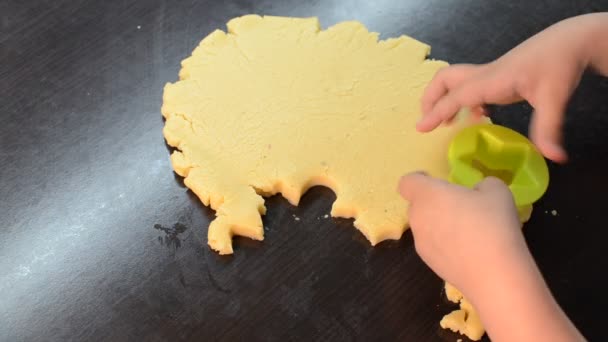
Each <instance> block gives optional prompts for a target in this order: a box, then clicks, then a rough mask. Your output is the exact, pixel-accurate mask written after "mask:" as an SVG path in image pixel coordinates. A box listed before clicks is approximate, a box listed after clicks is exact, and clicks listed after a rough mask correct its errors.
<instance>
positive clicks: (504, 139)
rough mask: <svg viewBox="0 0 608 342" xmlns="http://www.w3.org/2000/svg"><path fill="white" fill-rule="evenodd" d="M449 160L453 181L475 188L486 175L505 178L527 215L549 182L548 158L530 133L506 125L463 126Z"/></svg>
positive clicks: (449, 153) (517, 202)
mask: <svg viewBox="0 0 608 342" xmlns="http://www.w3.org/2000/svg"><path fill="white" fill-rule="evenodd" d="M448 160H449V164H450V168H451V172H450V176H449V181H450V182H452V183H455V184H459V185H462V186H465V187H469V188H473V187H474V186H475V185H476V184H477V183H479V182H480V181H482V180H483V179H484V178H485V177H489V176H494V177H497V178H500V179H502V180H503V181H504V182H505V183H506V184H507V185H508V186H509V189H510V190H511V193H512V194H513V198H514V199H515V205H516V206H517V208H518V210H519V211H520V215H523V216H525V215H526V213H525V212H528V211H531V209H532V204H533V203H534V202H536V201H537V200H538V199H540V198H541V197H542V196H543V194H544V193H545V191H546V190H547V187H548V186H549V170H548V168H547V163H546V162H545V158H543V156H542V155H541V154H540V152H539V151H538V150H537V149H536V147H535V146H534V145H533V144H532V142H530V141H529V140H528V139H527V138H526V137H524V136H523V135H521V134H519V133H517V132H515V131H513V130H511V129H509V128H506V127H503V126H499V125H494V124H481V125H474V126H470V127H467V128H465V129H463V130H462V131H460V132H459V133H458V134H457V135H456V137H454V140H452V143H451V144H450V148H449V151H448ZM527 215H528V216H529V213H527Z"/></svg>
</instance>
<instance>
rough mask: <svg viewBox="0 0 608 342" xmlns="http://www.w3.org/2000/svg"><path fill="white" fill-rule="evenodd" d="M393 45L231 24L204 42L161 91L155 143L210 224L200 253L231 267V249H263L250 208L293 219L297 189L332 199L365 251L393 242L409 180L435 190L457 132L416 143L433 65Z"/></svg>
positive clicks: (411, 45)
mask: <svg viewBox="0 0 608 342" xmlns="http://www.w3.org/2000/svg"><path fill="white" fill-rule="evenodd" d="M429 52H430V47H429V46H428V45H426V44H423V43H421V42H419V41H417V40H414V39H412V38H409V37H406V36H402V37H399V38H395V39H388V40H385V41H378V35H377V34H376V33H370V32H368V31H367V29H366V28H365V27H364V26H363V25H362V24H360V23H358V22H343V23H340V24H337V25H335V26H332V27H330V28H328V29H327V30H325V31H321V30H320V29H319V22H318V20H317V19H316V18H309V19H296V18H282V17H260V16H255V15H249V16H244V17H240V18H236V19H233V20H231V21H230V22H229V23H228V33H224V32H223V31H220V30H217V31H215V32H213V33H211V34H210V35H209V36H207V37H206V38H205V39H204V40H203V41H202V42H201V43H200V45H199V46H198V47H197V48H196V49H195V50H194V51H193V53H192V56H191V57H189V58H187V59H186V60H184V61H183V62H182V69H181V71H180V73H179V76H180V80H179V81H178V82H176V83H173V84H171V83H170V84H167V85H166V86H165V90H164V96H163V106H162V113H163V115H164V117H165V118H166V123H165V127H164V131H163V132H164V136H165V138H166V140H167V142H168V144H169V145H171V146H174V147H176V148H177V151H175V152H174V153H173V154H172V156H171V161H172V164H173V168H174V170H175V172H177V173H178V174H179V175H180V176H183V177H185V180H184V182H185V184H186V186H187V187H189V188H190V189H192V191H193V192H194V193H195V194H196V195H197V196H198V197H199V198H200V200H201V201H202V202H203V203H204V204H205V205H210V206H211V208H213V209H214V210H215V211H216V216H217V217H216V219H215V220H214V221H213V222H212V223H211V225H210V227H209V231H208V243H209V245H210V246H211V248H213V249H214V250H216V251H218V252H219V253H220V254H231V253H233V249H232V241H231V238H232V236H234V235H241V236H246V237H249V238H252V239H256V240H262V239H263V238H264V230H263V226H262V219H261V216H260V215H262V214H264V213H265V210H266V209H265V206H264V199H263V197H262V196H267V195H272V194H276V193H281V194H282V195H283V196H284V197H285V198H286V199H288V200H289V202H291V203H292V204H294V205H297V204H298V201H299V200H300V197H301V196H302V194H303V193H304V192H305V191H306V190H307V189H308V188H310V187H312V186H315V185H324V186H327V187H329V188H331V189H332V190H333V191H334V192H335V194H336V197H337V199H336V201H335V203H334V204H333V208H332V211H331V214H332V216H334V217H346V218H355V223H354V225H355V227H356V228H357V229H359V230H360V231H361V232H362V233H363V235H365V237H366V238H367V239H368V240H369V241H370V242H371V243H372V245H375V244H377V243H379V242H381V241H383V240H387V239H399V238H400V237H401V235H402V234H403V232H404V231H405V229H406V227H407V221H408V219H407V203H406V202H405V201H404V200H402V199H401V198H400V197H399V195H398V194H397V191H396V185H397V183H398V180H399V177H400V176H401V175H403V174H405V173H408V172H410V171H414V170H425V171H427V172H429V173H430V174H431V175H433V176H436V177H440V178H447V175H448V165H447V148H448V144H449V142H450V140H451V139H452V137H453V136H454V134H455V133H456V132H457V131H458V130H459V129H460V128H462V126H463V125H466V124H467V123H465V122H468V120H460V122H459V123H457V124H455V125H452V126H450V127H444V128H440V129H437V130H435V131H434V132H432V133H429V134H420V133H418V132H416V130H415V123H416V121H417V120H418V119H419V118H420V116H421V112H420V98H421V95H422V93H423V90H424V88H425V86H426V85H427V83H428V82H429V81H430V80H431V78H432V77H433V75H434V74H435V73H436V72H437V70H439V69H440V68H442V67H444V66H446V65H447V64H446V63H445V62H441V61H434V60H428V59H426V57H427V55H428V54H429Z"/></svg>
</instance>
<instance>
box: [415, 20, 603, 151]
mask: <svg viewBox="0 0 608 342" xmlns="http://www.w3.org/2000/svg"><path fill="white" fill-rule="evenodd" d="M606 19H608V15H607V14H605V13H600V14H591V15H585V16H580V17H574V18H571V19H568V20H564V21H562V22H560V23H558V24H556V25H554V26H551V27H549V28H548V29H546V30H544V31H542V32H541V33H539V34H537V35H535V36H533V37H532V38H530V39H528V40H527V41H525V42H524V43H522V44H521V45H519V46H517V47H516V48H514V49H513V50H511V51H510V52H508V53H507V54H505V55H504V56H502V57H500V58H499V59H497V60H495V61H494V62H491V63H488V64H484V65H454V66H451V67H447V68H445V69H443V70H441V71H439V72H438V73H437V75H436V76H435V78H434V79H433V80H432V81H431V83H430V84H429V86H428V87H427V89H426V91H425V94H424V96H423V98H422V111H423V113H424V116H423V118H422V119H421V120H420V122H419V123H418V125H417V128H418V130H420V131H422V132H428V131H431V130H433V129H435V128H436V127H437V126H439V125H440V124H441V123H442V122H449V121H450V120H451V119H452V118H453V116H454V115H455V114H456V113H457V112H458V111H459V110H460V109H461V108H462V107H469V108H472V109H476V108H478V107H479V106H482V105H484V104H499V105H501V104H509V103H514V102H518V101H522V100H527V101H528V102H529V103H530V105H531V106H532V107H533V108H534V112H535V113H534V116H533V118H532V122H531V125H530V137H531V139H532V141H533V142H534V143H535V144H536V145H537V147H538V148H539V150H540V151H541V152H542V153H543V155H545V157H547V158H549V159H552V160H554V161H557V162H564V161H566V158H567V156H566V153H565V151H564V149H563V148H562V146H561V140H562V137H561V129H562V124H563V120H564V111H565V108H566V105H567V103H568V100H569V98H570V95H571V94H572V92H573V91H574V89H575V88H576V87H577V85H578V83H579V80H580V78H581V75H582V73H583V72H584V71H585V69H586V68H587V66H588V65H589V64H590V63H591V64H592V65H593V64H594V59H597V60H598V63H595V64H596V66H598V68H599V60H602V59H601V58H595V56H594V53H597V52H595V51H597V50H598V49H600V47H599V46H598V44H602V43H601V41H602V40H598V39H597V37H601V34H599V35H598V32H602V31H601V30H599V29H598V28H601V29H603V33H604V34H605V32H606V30H607V28H606V27H607V26H608V21H606ZM602 26H603V27H602ZM602 39H603V40H605V35H604V38H602ZM604 44H605V43H604ZM604 48H605V47H604ZM594 50H595V51H594ZM605 53H608V51H605ZM604 57H605V58H604V59H603V60H608V56H604ZM476 112H479V111H476Z"/></svg>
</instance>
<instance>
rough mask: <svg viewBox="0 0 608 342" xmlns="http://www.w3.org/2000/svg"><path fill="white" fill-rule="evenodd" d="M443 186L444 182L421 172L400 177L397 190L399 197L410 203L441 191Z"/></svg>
mask: <svg viewBox="0 0 608 342" xmlns="http://www.w3.org/2000/svg"><path fill="white" fill-rule="evenodd" d="M445 184H446V183H445V181H442V180H439V179H435V178H433V177H430V176H428V175H427V174H425V173H423V172H414V173H410V174H408V175H405V176H403V177H401V179H400V180H399V188H398V190H399V193H400V194H401V197H403V199H405V200H407V201H409V202H410V203H411V202H415V201H416V200H419V199H420V198H422V197H427V196H434V195H435V194H437V193H438V192H440V191H443V190H444V189H445Z"/></svg>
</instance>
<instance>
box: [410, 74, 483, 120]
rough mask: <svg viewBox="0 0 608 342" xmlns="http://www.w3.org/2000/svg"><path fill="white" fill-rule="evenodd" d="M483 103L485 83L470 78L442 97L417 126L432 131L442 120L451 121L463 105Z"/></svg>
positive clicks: (476, 105) (475, 105)
mask: <svg viewBox="0 0 608 342" xmlns="http://www.w3.org/2000/svg"><path fill="white" fill-rule="evenodd" d="M483 104H484V86H483V83H482V82H480V81H477V80H470V81H468V82H467V83H466V84H463V85H462V86H460V87H458V88H455V89H453V90H452V91H450V92H449V93H448V94H447V95H445V96H444V97H443V98H441V99H440V100H439V101H438V102H437V103H436V104H435V106H434V107H433V109H432V110H431V112H430V113H429V114H427V115H425V116H424V117H423V118H422V119H421V120H420V121H419V122H418V124H417V125H416V128H417V129H418V130H419V131H421V132H428V131H431V130H433V129H435V128H437V126H439V125H440V124H441V123H442V122H449V121H450V120H451V119H452V118H453V117H454V115H456V113H458V111H459V110H460V109H461V108H462V107H478V106H481V105H483Z"/></svg>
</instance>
